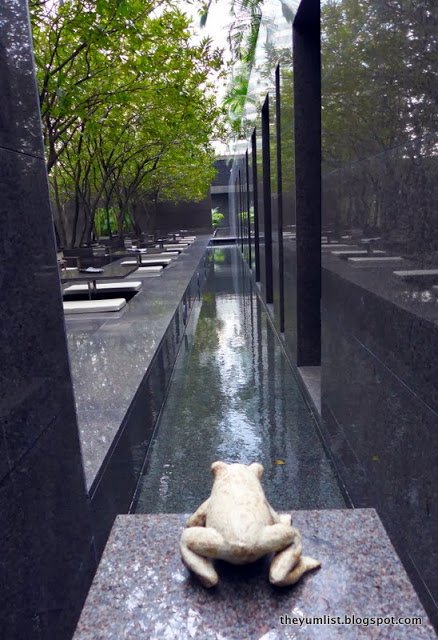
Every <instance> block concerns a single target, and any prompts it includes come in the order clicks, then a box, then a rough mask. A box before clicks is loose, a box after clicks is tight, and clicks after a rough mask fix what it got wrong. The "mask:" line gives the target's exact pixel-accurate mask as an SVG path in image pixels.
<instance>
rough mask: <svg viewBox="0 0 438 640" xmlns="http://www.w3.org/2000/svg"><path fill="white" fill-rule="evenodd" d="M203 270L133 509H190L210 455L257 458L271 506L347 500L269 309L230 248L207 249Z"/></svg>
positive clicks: (206, 482) (206, 479) (201, 489)
mask: <svg viewBox="0 0 438 640" xmlns="http://www.w3.org/2000/svg"><path fill="white" fill-rule="evenodd" d="M210 257H211V262H210V267H209V275H208V278H207V282H206V284H205V286H204V291H203V295H202V297H201V300H200V301H198V302H196V303H195V305H194V307H193V310H192V313H191V316H190V320H189V323H188V326H187V335H186V337H185V340H184V342H183V345H182V347H181V350H180V352H179V355H178V358H177V362H176V365H175V369H174V372H173V376H172V380H171V383H170V388H169V393H168V397H167V400H166V403H165V406H164V408H163V411H162V413H161V417H160V420H159V423H158V425H157V429H156V430H155V434H154V438H153V441H152V443H151V447H150V449H149V452H148V455H147V458H146V463H145V468H144V475H143V477H142V479H141V482H140V486H139V492H138V495H137V504H136V512H137V513H151V512H155V513H157V512H161V513H171V512H190V511H194V510H195V509H196V508H197V507H198V506H199V504H200V503H201V502H202V501H203V500H204V499H205V498H206V497H207V496H208V494H209V493H210V489H211V483H212V476H211V473H210V465H211V463H212V462H214V461H215V460H225V461H227V462H242V463H250V462H256V461H257V462H261V463H262V464H263V465H264V467H265V474H264V476H263V480H262V482H263V486H264V488H265V492H266V495H267V497H268V499H269V500H270V502H271V504H272V505H273V506H274V508H277V509H279V510H281V509H282V510H290V509H300V508H301V509H321V508H342V507H344V506H345V502H344V500H343V498H342V495H341V493H340V491H339V488H338V485H337V482H336V479H335V476H334V474H333V471H332V468H331V466H330V463H329V461H328V460H327V457H326V454H325V452H324V449H323V447H322V445H321V442H320V440H319V437H318V435H317V432H316V429H315V424H314V421H313V418H312V416H311V413H310V411H309V409H308V407H307V405H306V403H305V402H304V399H303V397H302V395H301V392H300V389H299V388H298V386H297V383H296V381H295V378H294V375H293V373H292V371H291V369H290V366H289V364H288V362H287V360H286V358H285V356H284V353H283V351H282V348H281V346H280V344H279V341H278V338H277V337H276V335H275V334H274V332H273V331H272V328H271V325H270V322H269V320H268V318H267V314H266V311H265V310H264V308H263V307H262V305H261V304H260V302H259V300H258V298H257V296H256V294H255V292H254V291H253V288H252V285H251V282H250V279H249V277H248V276H247V274H246V272H245V271H244V269H243V264H242V261H241V258H240V256H239V253H238V249H237V247H235V246H230V247H221V248H215V249H211V256H210Z"/></svg>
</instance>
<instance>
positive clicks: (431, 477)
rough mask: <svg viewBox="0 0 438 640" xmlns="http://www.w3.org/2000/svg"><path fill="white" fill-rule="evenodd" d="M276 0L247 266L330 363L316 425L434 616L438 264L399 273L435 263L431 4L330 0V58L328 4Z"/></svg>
mask: <svg viewBox="0 0 438 640" xmlns="http://www.w3.org/2000/svg"><path fill="white" fill-rule="evenodd" d="M277 4H278V3H276V2H268V3H265V5H264V9H263V11H264V15H263V20H262V27H261V31H260V37H259V44H258V48H257V54H256V60H255V64H254V68H253V71H252V75H251V78H250V83H249V95H250V102H249V103H248V105H247V107H246V111H245V120H244V126H245V133H246V136H247V138H246V148H247V149H248V152H249V154H250V165H251V166H252V161H253V159H255V166H256V172H257V182H256V185H254V183H253V182H252V183H250V187H249V191H250V193H249V201H250V207H251V206H254V209H255V211H254V224H253V225H252V226H250V233H249V232H248V231H247V229H246V228H244V227H240V228H239V232H240V234H241V235H243V237H242V239H241V247H242V250H243V253H244V255H247V254H248V253H249V248H247V245H248V237H250V241H251V242H250V243H249V244H250V245H251V248H252V249H253V252H252V255H253V256H255V255H257V252H256V246H257V244H259V249H260V250H259V258H258V261H257V264H255V263H254V262H251V263H250V266H251V268H252V270H253V272H254V278H255V280H256V281H259V283H260V287H259V292H260V295H261V296H262V297H263V298H264V300H265V301H266V302H272V306H270V305H268V308H269V310H270V313H271V315H272V319H273V322H274V323H275V325H276V327H277V329H278V331H279V332H280V336H281V338H282V340H283V342H284V345H285V348H286V349H287V350H288V352H289V355H290V358H291V361H292V362H293V363H294V364H295V365H296V366H297V372H300V371H302V372H304V369H303V367H304V368H307V367H311V368H312V370H315V372H316V373H315V375H317V372H319V374H320V377H321V378H320V379H321V384H320V387H319V390H320V393H321V396H322V408H321V409H320V415H319V422H320V428H321V432H322V435H323V437H324V439H325V442H326V445H327V447H328V451H329V453H330V456H331V457H332V460H333V462H334V464H335V466H336V469H337V471H338V474H339V476H340V479H341V481H342V484H343V486H344V487H345V489H346V494H347V497H348V498H349V499H350V501H351V502H352V504H353V505H354V506H358V507H359V506H373V507H375V508H376V509H377V510H378V512H379V515H380V517H381V519H382V521H383V523H384V525H385V527H386V529H387V531H388V534H389V535H390V537H391V539H392V541H393V543H394V544H395V546H396V548H397V551H398V553H399V555H400V556H401V558H402V560H403V562H404V564H405V567H406V568H407V570H408V572H409V575H410V576H411V579H412V580H413V583H414V585H415V587H416V589H417V590H418V593H419V595H420V597H421V598H422V600H423V602H424V604H425V606H426V608H427V610H428V612H429V614H430V615H431V617H432V619H433V620H434V622H435V623H436V622H437V619H438V617H437V612H438V608H437V605H436V602H437V601H438V578H437V576H438V554H437V550H436V532H437V531H438V501H437V489H436V487H437V486H438V464H437V462H438V459H437V454H436V451H437V450H438V442H437V440H438V428H437V427H438V419H437V418H438V393H437V380H438V375H437V365H436V354H437V353H438V351H437V349H438V344H437V343H438V332H437V325H438V305H437V291H438V289H436V288H434V287H438V276H437V274H436V272H435V273H434V272H433V271H432V273H429V274H428V275H427V274H426V275H425V274H423V275H421V274H419V275H417V277H416V278H412V279H409V278H406V277H398V276H397V274H395V273H394V271H404V270H418V269H419V270H424V269H436V267H437V258H438V233H437V228H438V224H437V223H438V218H437V216H438V214H437V211H436V202H437V200H438V198H437V186H436V184H437V183H436V179H435V178H434V176H435V175H436V166H437V155H436V149H437V148H438V147H437V137H436V121H434V118H435V113H436V112H435V107H434V106H433V105H434V100H435V99H436V96H437V93H438V91H437V81H436V76H435V75H434V69H435V67H436V60H435V57H436V50H437V46H436V45H437V42H436V29H434V26H433V3H432V0H427V2H425V3H422V4H421V6H420V5H418V3H416V2H414V1H413V0H412V2H411V1H409V2H407V3H403V4H402V3H395V4H394V3H393V2H389V0H388V1H387V0H366V1H365V2H363V1H361V2H359V0H339V1H338V2H336V3H327V4H323V5H322V9H321V29H322V37H321V58H320V57H319V56H320V46H319V45H320V32H319V19H320V16H319V3H318V2H317V1H316V0H302V2H301V3H300V5H299V7H298V8H297V6H296V4H295V3H290V9H291V12H292V14H291V15H292V18H291V16H290V15H289V14H288V13H287V12H285V11H282V9H281V8H280V7H279V6H277ZM292 22H293V25H292ZM292 40H293V46H292V47H291V41H292ZM321 83H322V84H321ZM264 114H267V115H268V122H269V136H268V137H267V136H266V135H265V134H266V117H265V115H264ZM321 114H322V128H321ZM267 144H269V154H266V146H267ZM321 148H322V151H321ZM244 153H245V147H244V145H243V144H242V143H240V144H239V147H238V153H236V158H235V162H234V165H233V168H232V173H231V181H230V185H231V184H235V182H236V180H237V177H238V174H239V171H242V167H243V157H244ZM321 173H322V177H321ZM267 176H268V177H269V179H268V180H267V179H266V177H267ZM267 189H268V190H269V195H268V197H266V194H267ZM243 202H245V198H243ZM254 203H255V205H254ZM267 207H268V208H269V209H270V214H271V218H270V217H269V215H267ZM235 208H237V210H239V207H238V205H236V204H235ZM240 212H241V209H240ZM241 215H242V212H241ZM257 226H258V233H257V230H256V227H257ZM268 226H269V228H268ZM270 235H271V239H269V236H270ZM295 236H296V237H295ZM373 238H374V240H373ZM268 245H270V247H269V246H268ZM342 245H345V246H342ZM369 246H370V249H369V251H370V253H368V247H369ZM270 249H271V250H272V274H273V295H272V299H269V297H268V289H269V286H268V277H269V274H268V269H267V268H266V265H267V256H268V257H269V250H270ZM375 249H376V250H378V251H382V252H383V253H381V254H375V253H373V252H374V250H375ZM342 250H348V251H353V252H354V251H362V252H364V253H362V254H356V255H354V254H351V255H350V257H355V258H363V257H365V258H368V260H365V261H358V260H349V259H347V258H348V256H344V257H342V256H340V255H338V254H336V251H342ZM379 256H383V257H384V258H386V260H381V259H380V260H376V257H379ZM370 258H371V259H370ZM253 260H254V258H253ZM257 267H258V269H257ZM257 271H258V272H257ZM282 289H283V290H282ZM282 306H284V311H283V313H284V317H282ZM319 365H320V366H319ZM303 376H304V373H303Z"/></svg>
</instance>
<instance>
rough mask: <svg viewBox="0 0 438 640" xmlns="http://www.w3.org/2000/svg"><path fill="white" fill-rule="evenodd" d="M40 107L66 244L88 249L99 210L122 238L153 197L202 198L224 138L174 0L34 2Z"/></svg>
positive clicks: (203, 46) (205, 50)
mask: <svg viewBox="0 0 438 640" xmlns="http://www.w3.org/2000/svg"><path fill="white" fill-rule="evenodd" d="M30 9H31V18H32V27H33V37H34V50H35V60H36V67H37V79H38V86H39V92H40V107H41V117H42V123H43V133H44V140H45V146H46V154H47V169H48V172H49V177H50V183H51V187H52V193H53V201H54V214H55V222H56V224H57V228H58V233H59V235H60V237H61V241H62V243H63V244H66V245H70V246H72V245H75V244H77V243H79V242H87V241H89V240H90V238H91V235H92V232H93V225H94V218H95V215H96V211H97V210H98V209H100V208H101V207H104V208H106V209H107V210H108V211H109V209H110V208H114V207H116V208H117V209H118V216H117V217H118V220H119V221H120V224H119V228H120V229H122V228H123V221H124V219H125V217H126V216H132V215H133V214H132V208H134V209H136V208H138V206H137V205H138V200H139V198H141V197H148V196H149V195H150V194H153V201H155V202H156V201H157V200H158V199H159V198H160V197H172V198H174V199H180V198H185V199H202V197H205V195H206V193H207V190H208V187H209V184H210V182H211V177H212V175H214V174H213V171H212V166H213V157H212V152H211V150H210V147H209V141H210V139H212V138H214V137H218V135H220V127H221V125H220V116H221V112H220V110H219V109H218V108H217V106H216V102H215V98H214V95H213V90H212V86H211V80H210V79H209V74H210V72H211V71H216V72H217V71H219V70H220V68H221V64H222V63H221V55H220V51H218V50H214V49H213V48H212V45H211V42H210V41H209V40H208V39H204V40H203V41H202V42H200V43H199V44H193V41H192V38H191V30H190V23H189V20H188V18H187V17H186V16H185V15H184V13H182V12H181V11H180V10H179V9H178V6H177V3H176V2H174V1H173V0H64V1H63V2H59V3H58V4H54V3H53V2H52V1H50V2H49V1H45V0H33V1H31V4H30Z"/></svg>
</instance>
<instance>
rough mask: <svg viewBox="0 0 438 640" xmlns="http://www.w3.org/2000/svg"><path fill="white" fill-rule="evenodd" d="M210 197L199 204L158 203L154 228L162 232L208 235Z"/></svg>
mask: <svg viewBox="0 0 438 640" xmlns="http://www.w3.org/2000/svg"><path fill="white" fill-rule="evenodd" d="M211 209H212V205H211V196H210V195H209V196H208V197H207V198H205V200H201V202H159V203H158V205H157V213H156V217H155V228H156V229H158V230H160V231H163V232H170V231H179V230H180V229H187V230H189V231H203V232H204V233H208V232H210V231H211V230H212V226H211Z"/></svg>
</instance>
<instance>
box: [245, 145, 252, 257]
mask: <svg viewBox="0 0 438 640" xmlns="http://www.w3.org/2000/svg"><path fill="white" fill-rule="evenodd" d="M245 171H246V173H245V175H246V184H245V188H246V208H247V212H246V214H247V215H246V219H247V226H248V264H249V266H250V268H251V269H252V252H251V208H250V195H249V154H248V151H247V152H246V154H245Z"/></svg>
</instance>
